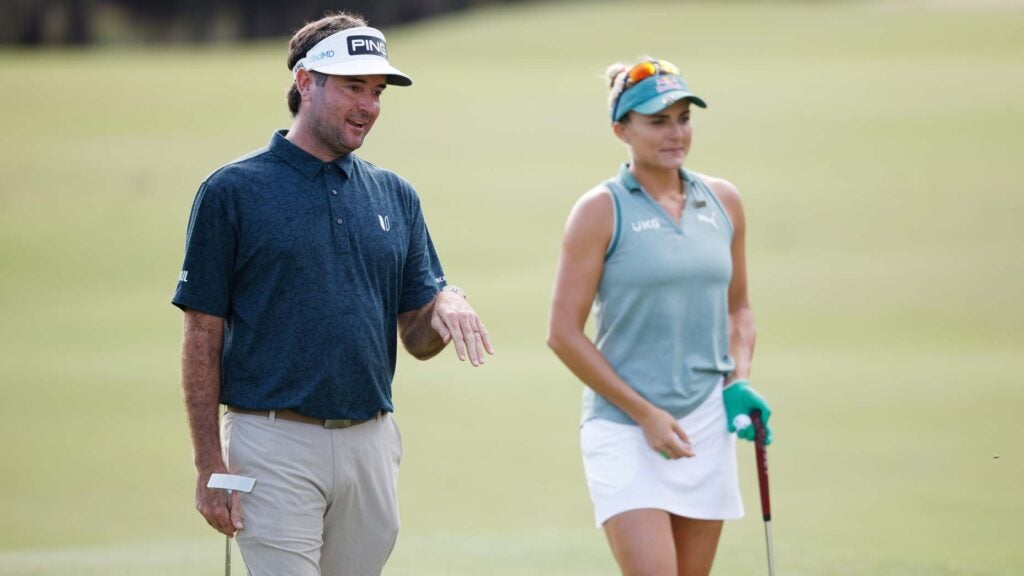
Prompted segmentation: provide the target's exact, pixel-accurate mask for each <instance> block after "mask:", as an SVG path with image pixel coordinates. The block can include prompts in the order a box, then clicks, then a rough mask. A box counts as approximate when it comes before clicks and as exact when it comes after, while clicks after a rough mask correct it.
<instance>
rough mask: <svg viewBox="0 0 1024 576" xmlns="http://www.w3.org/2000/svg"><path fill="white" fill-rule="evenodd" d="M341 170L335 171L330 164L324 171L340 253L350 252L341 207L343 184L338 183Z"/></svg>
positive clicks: (346, 228)
mask: <svg viewBox="0 0 1024 576" xmlns="http://www.w3.org/2000/svg"><path fill="white" fill-rule="evenodd" d="M339 172H340V171H339V170H337V169H335V167H334V165H333V164H328V165H327V169H326V170H324V177H325V182H324V184H325V185H326V186H325V188H327V189H328V190H329V191H330V202H329V204H330V210H331V215H332V216H333V219H334V224H335V226H334V239H335V240H334V242H335V245H336V246H337V247H338V250H339V251H340V252H348V250H349V238H348V227H347V226H345V218H344V214H343V207H342V205H341V193H340V190H339V189H340V188H341V183H340V182H339V181H338V179H339V177H340V176H341V174H339Z"/></svg>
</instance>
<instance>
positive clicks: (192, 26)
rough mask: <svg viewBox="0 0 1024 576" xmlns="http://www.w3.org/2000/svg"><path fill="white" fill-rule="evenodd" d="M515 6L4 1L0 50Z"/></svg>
mask: <svg viewBox="0 0 1024 576" xmlns="http://www.w3.org/2000/svg"><path fill="white" fill-rule="evenodd" d="M511 1H514V0H385V1H382V0H346V1H344V2H338V1H336V0H335V1H330V0H289V1H288V2H281V1H279V0H159V1H153V0H0V14H2V15H3V17H2V18H0V44H8V45H11V44H15V45H20V46H29V47H31V46H43V45H50V44H56V45H87V44H124V43H142V42H147V43H148V42H217V41H232V40H252V39H258V38H267V37H275V36H287V35H290V34H291V33H292V32H294V31H295V30H296V29H297V28H298V27H300V26H302V25H303V24H304V23H305V22H306V21H308V20H310V19H311V18H312V19H315V18H316V17H318V16H319V15H320V14H323V13H324V12H326V11H332V10H346V11H351V12H356V13H359V14H362V15H363V16H365V17H366V18H368V19H369V21H370V23H371V25H374V26H382V27H383V26H388V25H393V24H402V23H408V22H415V21H417V20H422V19H425V18H429V17H432V16H437V15H441V14H445V13H449V12H455V11H459V10H465V9H467V8H470V7H472V6H479V5H481V4H499V3H510V2H511Z"/></svg>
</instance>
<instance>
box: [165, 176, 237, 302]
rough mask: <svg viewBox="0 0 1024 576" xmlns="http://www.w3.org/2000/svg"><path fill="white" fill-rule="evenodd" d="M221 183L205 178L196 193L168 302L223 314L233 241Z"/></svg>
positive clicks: (227, 299)
mask: <svg viewBox="0 0 1024 576" xmlns="http://www.w3.org/2000/svg"><path fill="white" fill-rule="evenodd" d="M227 198H228V195H227V194H226V193H225V190H224V187H223V186H218V185H217V184H216V183H215V182H214V181H212V178H211V179H208V180H207V181H206V182H203V185H202V186H200V187H199V191H198V192H197V193H196V199H195V201H194V202H193V204H192V214H191V215H190V216H189V221H188V231H187V232H186V233H185V261H184V264H182V267H181V273H180V275H179V276H178V286H177V288H176V289H175V291H174V296H173V297H172V298H171V303H172V304H174V305H175V306H177V307H179V308H181V309H182V310H185V309H193V310H198V311H200V312H204V313H206V314H212V315H214V316H220V317H221V318H226V317H227V314H228V310H229V308H230V306H231V279H232V273H233V270H234V265H235V246H236V243H237V237H236V230H235V225H234V222H233V219H232V212H231V210H230V206H229V205H228V201H227Z"/></svg>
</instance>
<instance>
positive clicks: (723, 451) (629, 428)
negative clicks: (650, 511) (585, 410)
mask: <svg viewBox="0 0 1024 576" xmlns="http://www.w3.org/2000/svg"><path fill="white" fill-rule="evenodd" d="M725 418H726V417H725V406H724V404H723V403H722V385H721V383H719V385H718V386H717V387H716V389H715V390H714V391H713V392H712V393H711V395H710V396H708V399H707V400H705V401H704V402H703V403H702V404H701V405H700V406H699V407H697V409H696V410H694V411H693V412H692V413H690V414H688V415H686V416H684V417H683V418H681V419H680V420H679V424H680V425H681V426H682V427H683V430H685V431H686V434H687V436H689V437H690V443H691V445H692V447H693V451H694V454H695V455H694V456H693V457H692V458H679V459H676V460H666V459H665V458H663V457H662V456H661V454H659V453H658V452H655V451H654V449H652V448H651V447H650V446H649V445H648V444H647V439H646V438H645V437H644V433H643V430H642V429H641V428H640V427H639V426H637V425H632V424H619V423H616V422H611V421H608V420H600V419H592V420H588V421H586V422H584V423H583V426H582V427H581V429H580V443H581V445H582V448H583V469H584V472H585V473H586V477H587V486H588V487H589V489H590V499H591V500H592V501H593V502H594V515H595V519H596V521H597V526H598V527H601V525H603V524H604V523H605V521H606V520H608V519H609V518H611V517H612V516H615V515H616V514H620V513H622V512H626V511H628V510H639V509H643V508H655V509H659V510H665V511H666V512H668V513H670V514H674V515H676V516H685V517H687V518H695V519H699V520H732V519H736V518H742V517H743V500H742V498H741V496H740V488H739V479H738V477H737V473H736V436H735V435H734V434H731V433H730V432H729V430H728V428H726V424H725Z"/></svg>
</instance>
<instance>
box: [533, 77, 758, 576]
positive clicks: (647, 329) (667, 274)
mask: <svg viewBox="0 0 1024 576" xmlns="http://www.w3.org/2000/svg"><path fill="white" fill-rule="evenodd" d="M607 77H608V80H609V83H610V86H611V88H610V95H609V110H610V112H611V121H612V131H613V132H614V133H615V135H616V136H617V137H618V138H619V140H621V141H622V142H623V143H625V145H626V147H627V148H628V150H629V155H630V162H629V163H628V164H624V165H623V166H622V168H621V169H620V170H619V174H618V176H616V177H615V178H612V179H609V180H607V181H605V182H604V183H603V184H601V185H599V186H597V187H596V188H594V189H593V190H591V191H589V192H587V193H586V194H584V195H583V196H582V197H581V198H580V200H579V201H578V202H577V203H576V206H575V207H574V208H573V210H572V213H571V214H570V215H569V220H568V223H567V224H566V230H565V237H564V239H563V244H562V253H561V258H560V260H559V265H558V274H557V278H556V281H555V289H554V296H553V299H552V310H551V321H550V328H549V335H548V345H549V346H550V347H551V348H552V349H553V350H554V352H555V353H556V354H557V355H558V357H559V358H560V359H561V360H562V362H564V363H565V365H566V366H568V367H569V369H570V370H572V372H573V373H574V374H576V376H577V377H579V378H580V380H582V381H583V382H584V384H586V385H587V388H586V389H585V390H584V402H583V424H582V427H581V444H582V449H583V460H584V469H585V471H586V475H587V484H588V486H589V488H590V494H591V499H592V500H593V502H594V508H595V514H596V519H597V524H598V525H599V526H603V527H604V531H605V534H606V535H607V537H608V542H609V544H610V546H611V550H612V553H613V555H614V556H615V559H616V561H617V562H618V564H619V567H620V568H621V570H622V573H623V574H626V575H629V576H633V575H677V574H678V575H681V576H682V575H686V576H691V575H706V574H708V573H710V571H711V564H712V562H713V560H714V556H715V550H716V548H717V547H718V539H719V535H720V534H721V530H722V521H723V520H725V519H732V518H739V517H741V516H742V515H743V503H742V501H741V500H740V494H739V486H738V482H737V475H736V448H735V439H734V438H733V437H732V434H731V433H732V432H734V431H735V428H734V426H733V424H732V422H733V419H734V418H735V416H736V415H739V414H747V413H749V412H750V411H752V410H754V409H759V410H761V412H762V417H763V419H764V422H765V424H766V425H767V422H768V417H769V416H770V414H771V412H770V410H769V409H768V406H767V405H766V404H765V402H764V400H763V399H762V398H761V397H760V396H758V395H757V393H756V392H754V391H753V389H751V388H750V385H749V383H748V382H747V381H746V378H747V376H748V374H749V372H750V362H751V357H752V355H753V351H754V319H753V313H752V311H751V308H750V302H749V300H748V298H747V272H746V262H745V257H744V243H743V239H744V229H745V224H744V216H743V208H742V205H741V203H740V196H739V192H737V190H736V188H735V187H734V186H733V185H732V184H730V183H729V182H727V181H725V180H722V179H720V178H713V177H710V176H705V175H702V174H698V173H696V172H692V171H689V170H686V169H684V168H683V164H684V162H685V160H686V156H687V154H688V153H689V150H690V142H691V137H692V134H693V127H692V125H691V124H690V106H691V105H696V106H700V107H701V108H704V107H706V105H705V103H704V101H703V100H702V99H700V98H699V97H697V96H696V95H694V94H692V93H691V92H690V91H689V89H688V88H687V86H686V83H685V82H684V81H683V79H682V77H681V76H680V75H679V70H678V69H677V68H676V67H675V66H673V65H672V64H671V63H669V62H666V61H664V60H653V59H645V60H643V61H641V62H639V63H638V64H636V65H634V66H632V67H627V66H625V65H622V64H616V65H613V66H611V67H609V69H608V72H607ZM592 305H593V308H594V310H595V312H596V317H597V335H596V338H595V340H594V341H593V342H592V341H591V340H590V339H588V338H587V336H586V335H585V334H584V325H585V323H586V320H587V315H588V313H589V311H590V309H591V306H592ZM739 423H740V424H741V425H742V424H743V423H742V422H739ZM753 434H754V432H753V427H752V426H749V425H747V426H746V427H744V428H742V429H741V430H740V431H739V435H740V436H741V437H743V438H746V439H753ZM768 434H769V435H768V438H769V440H770V430H769V431H768Z"/></svg>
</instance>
